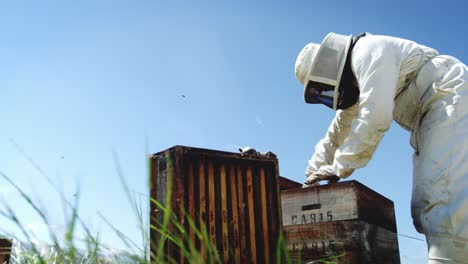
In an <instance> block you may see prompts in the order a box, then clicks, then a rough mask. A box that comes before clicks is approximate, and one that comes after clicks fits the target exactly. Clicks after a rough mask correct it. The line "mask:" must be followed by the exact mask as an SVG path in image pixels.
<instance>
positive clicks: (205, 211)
mask: <svg viewBox="0 0 468 264" xmlns="http://www.w3.org/2000/svg"><path fill="white" fill-rule="evenodd" d="M151 181H152V186H151V197H152V198H153V199H155V200H157V201H159V202H160V203H162V204H164V205H165V204H168V203H169V202H170V204H171V209H172V210H173V212H174V215H175V216H176V217H177V219H178V222H179V223H180V224H181V226H183V228H184V232H180V230H178V229H177V226H176V224H174V223H171V224H170V225H169V227H168V229H169V231H171V232H173V233H174V236H176V237H179V238H180V240H181V241H183V242H182V244H183V245H184V246H181V245H180V244H179V245H177V243H171V242H167V243H165V248H164V254H165V256H166V257H168V258H172V259H173V260H174V261H175V262H178V263H188V262H189V260H188V259H187V258H186V257H184V251H183V249H182V248H183V247H185V248H187V249H190V247H189V246H188V245H189V241H190V242H191V243H192V244H193V245H194V248H193V251H196V252H199V253H200V254H201V255H202V256H204V257H208V256H207V248H206V247H205V243H204V242H203V241H200V239H198V237H197V235H196V232H195V230H194V229H193V228H191V226H190V221H189V219H187V217H186V216H190V219H191V220H193V222H194V224H195V225H196V227H197V229H200V230H202V229H204V228H206V232H207V234H208V239H209V240H210V241H211V242H212V244H213V245H214V247H215V248H216V249H217V252H218V253H219V257H220V259H221V260H222V262H223V263H270V262H273V261H274V260H275V258H276V257H275V254H276V247H277V241H278V237H279V231H280V229H281V215H280V212H281V211H280V200H279V199H280V198H279V188H278V187H279V186H278V160H277V159H276V158H263V157H262V158H260V157H256V156H246V157H242V156H241V155H240V154H237V153H229V152H222V151H214V150H206V149H199V148H191V147H182V146H176V147H173V148H170V149H168V150H166V151H163V152H159V153H156V154H154V155H152V156H151ZM168 183H169V184H168ZM170 183H172V186H171V184H170ZM168 188H171V190H169V189H168ZM170 192H172V194H171V197H172V198H171V200H170V201H166V195H167V194H168V193H169V194H170ZM163 220H164V213H162V211H161V210H160V209H158V208H157V206H156V205H155V204H154V203H151V222H152V225H154V226H156V227H161V223H163ZM183 233H185V235H184V234H183ZM159 237H160V236H159V233H158V232H157V231H155V230H151V241H152V245H151V247H152V252H153V253H155V252H156V244H155V243H157V241H159ZM188 251H190V250H188ZM185 255H187V254H185Z"/></svg>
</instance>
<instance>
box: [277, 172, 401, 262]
mask: <svg viewBox="0 0 468 264" xmlns="http://www.w3.org/2000/svg"><path fill="white" fill-rule="evenodd" d="M281 204H282V208H283V210H282V222H283V231H284V234H285V239H286V241H287V244H288V250H289V253H290V255H291V257H292V258H293V259H299V258H301V260H302V261H309V260H318V259H327V258H328V259H330V256H335V257H332V258H331V260H333V261H336V262H337V263H400V257H399V251H398V239H397V234H396V233H397V229H396V221H395V213H394V207H393V202H392V201H391V200H389V199H387V198H385V197H384V196H382V195H380V194H378V193H376V192H375V191H373V190H371V189H369V188H368V187H366V186H364V185H362V184H361V183H359V182H357V181H345V182H338V183H335V184H328V185H321V186H316V187H309V188H300V189H289V190H285V191H282V192H281ZM336 256H339V257H338V258H336Z"/></svg>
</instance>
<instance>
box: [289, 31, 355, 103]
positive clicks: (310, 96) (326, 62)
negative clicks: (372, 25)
mask: <svg viewBox="0 0 468 264" xmlns="http://www.w3.org/2000/svg"><path fill="white" fill-rule="evenodd" d="M352 39H353V38H352V36H345V35H339V34H335V33H330V34H328V35H327V36H326V37H325V39H324V40H323V41H322V43H321V44H320V45H318V44H314V43H310V44H307V45H306V46H305V47H304V48H303V49H302V51H301V52H300V53H299V56H298V58H297V60H296V67H295V69H296V78H297V79H298V80H299V82H301V83H302V84H303V85H304V99H305V101H306V103H309V104H324V105H326V106H328V107H330V108H332V109H334V110H336V109H337V105H338V97H339V91H338V87H339V86H340V80H341V76H342V74H343V68H344V66H345V62H346V57H347V54H348V50H349V48H350V46H351V43H352Z"/></svg>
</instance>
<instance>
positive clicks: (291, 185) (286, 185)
mask: <svg viewBox="0 0 468 264" xmlns="http://www.w3.org/2000/svg"><path fill="white" fill-rule="evenodd" d="M279 185H280V191H285V190H289V189H297V188H302V184H301V183H298V182H296V181H293V180H290V179H288V178H285V177H281V176H280V177H279Z"/></svg>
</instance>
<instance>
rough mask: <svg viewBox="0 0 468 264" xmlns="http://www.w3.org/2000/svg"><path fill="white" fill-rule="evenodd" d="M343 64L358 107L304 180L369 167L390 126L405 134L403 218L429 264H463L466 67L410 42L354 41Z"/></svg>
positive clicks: (340, 121) (467, 235)
mask: <svg viewBox="0 0 468 264" xmlns="http://www.w3.org/2000/svg"><path fill="white" fill-rule="evenodd" d="M351 56H352V57H351V68H352V71H353V73H354V76H355V77H356V80H357V85H358V87H359V90H360V95H359V99H358V102H357V103H356V104H355V105H353V106H352V107H350V108H347V109H345V110H338V111H337V112H336V117H335V118H334V119H333V121H332V123H331V125H330V127H329V129H328V132H327V134H326V135H325V138H323V139H322V140H320V142H319V143H318V144H317V145H316V148H315V154H314V155H313V156H312V158H311V160H310V161H309V164H308V167H307V169H306V176H311V175H313V174H314V173H318V172H320V173H322V174H329V175H337V176H338V177H340V178H346V177H348V176H350V175H351V174H352V173H353V171H354V170H355V169H357V168H361V167H364V166H365V165H366V164H367V163H368V162H369V160H370V159H371V157H372V155H373V153H374V151H375V149H376V147H377V145H378V144H379V142H380V140H381V139H382V137H383V135H384V133H385V131H387V130H388V129H389V128H390V124H391V122H392V119H393V120H395V121H396V122H397V123H398V124H400V125H401V126H402V127H403V128H404V129H406V130H408V131H411V145H412V146H413V147H414V148H415V154H414V156H413V165H414V171H413V194H412V208H411V211H412V216H413V220H414V224H415V227H416V229H417V230H418V231H419V232H421V233H424V234H425V235H426V237H427V242H428V251H429V263H468V157H467V156H466V154H467V150H468V140H467V139H466V135H467V134H468V112H467V111H468V83H467V81H468V68H467V66H466V65H464V64H463V63H461V62H460V61H458V60H457V59H456V58H453V57H451V56H444V55H439V54H438V52H437V51H436V50H434V49H431V48H428V47H425V46H422V45H419V44H417V43H415V42H412V41H409V40H404V39H400V38H395V37H388V36H377V35H370V36H366V37H363V38H361V39H360V40H359V41H357V43H356V45H355V46H354V48H353V50H352V53H351ZM296 67H297V65H296ZM451 260H454V261H455V262H451Z"/></svg>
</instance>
